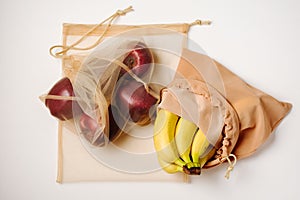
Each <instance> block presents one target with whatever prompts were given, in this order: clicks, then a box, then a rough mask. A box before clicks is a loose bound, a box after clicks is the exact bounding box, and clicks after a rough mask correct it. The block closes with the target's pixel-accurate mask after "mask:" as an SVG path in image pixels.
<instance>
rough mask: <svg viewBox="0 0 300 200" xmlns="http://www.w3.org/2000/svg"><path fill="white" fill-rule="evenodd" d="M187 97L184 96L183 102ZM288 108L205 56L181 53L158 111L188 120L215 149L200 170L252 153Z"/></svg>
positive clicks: (227, 174)
mask: <svg viewBox="0 0 300 200" xmlns="http://www.w3.org/2000/svg"><path fill="white" fill-rule="evenodd" d="M183 97H186V98H183ZM291 107H292V105H291V104H290V103H286V102H280V101H278V100H276V99H275V98H273V97H271V96H270V95H268V94H266V93H264V92H262V91H260V90H258V89H256V88H254V87H252V86H251V85H249V84H247V83H246V82H244V81H243V80H242V79H241V78H239V77H238V76H237V75H236V74H234V73H232V72H231V71H229V70H228V69H227V68H226V67H224V66H223V65H222V64H220V63H218V62H217V61H215V60H213V59H212V58H210V57H209V56H207V55H204V54H202V53H198V52H194V51H191V50H189V49H184V50H183V52H182V56H181V59H180V62H179V65H178V68H177V76H176V77H175V78H174V80H173V81H172V83H171V84H170V85H168V87H167V88H165V89H164V90H163V91H162V100H161V103H160V105H159V108H160V109H166V110H168V111H170V112H173V113H175V114H177V115H178V116H181V117H183V118H186V119H189V120H190V121H193V122H194V123H195V124H197V125H198V127H200V128H201V129H202V130H203V132H204V133H205V135H206V137H207V139H208V141H209V142H210V144H213V145H214V147H215V148H216V153H215V155H214V156H213V158H212V159H211V160H210V161H208V162H207V163H206V164H205V165H204V168H210V167H214V166H216V165H219V164H221V163H223V162H224V161H228V162H229V167H228V170H227V173H226V178H229V172H230V171H231V170H232V169H233V167H234V165H235V163H236V161H237V159H241V158H245V157H248V156H250V155H252V154H253V153H254V152H255V151H256V150H257V149H258V148H259V147H260V146H261V145H262V144H263V143H264V142H265V141H266V140H267V139H268V137H269V136H270V134H271V133H272V132H273V131H274V129H275V128H276V127H277V126H278V125H279V123H280V121H281V120H282V119H283V118H284V117H285V116H286V115H287V114H288V112H289V111H290V109H291Z"/></svg>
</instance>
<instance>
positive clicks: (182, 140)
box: [153, 109, 215, 175]
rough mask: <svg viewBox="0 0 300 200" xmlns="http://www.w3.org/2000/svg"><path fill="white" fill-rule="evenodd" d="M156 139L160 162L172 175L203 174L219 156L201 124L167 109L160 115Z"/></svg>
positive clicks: (158, 114) (160, 112) (155, 133)
mask: <svg viewBox="0 0 300 200" xmlns="http://www.w3.org/2000/svg"><path fill="white" fill-rule="evenodd" d="M153 140H154V146H155V149H156V151H157V157H158V161H159V163H160V165H161V167H162V168H163V169H164V170H165V171H166V172H168V173H175V172H183V173H185V174H189V175H200V173H201V168H202V167H203V166H204V164H205V163H206V162H207V161H208V160H209V159H210V158H211V157H212V156H213V155H214V153H215V148H214V147H213V146H212V145H211V144H210V143H209V142H208V140H207V138H206V137H205V135H204V134H203V132H202V130H201V129H200V128H198V127H197V125H195V124H194V123H193V122H191V121H188V120H186V119H184V118H182V117H179V116H178V115H176V114H174V113H171V112H169V111H167V110H164V109H160V110H159V111H158V112H157V117H156V119H155V123H154V136H153Z"/></svg>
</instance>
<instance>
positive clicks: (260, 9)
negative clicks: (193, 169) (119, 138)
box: [0, 0, 300, 200]
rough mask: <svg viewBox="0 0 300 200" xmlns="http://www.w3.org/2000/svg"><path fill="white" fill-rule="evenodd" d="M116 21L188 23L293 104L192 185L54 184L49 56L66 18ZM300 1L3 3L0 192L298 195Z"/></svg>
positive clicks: (56, 66)
mask: <svg viewBox="0 0 300 200" xmlns="http://www.w3.org/2000/svg"><path fill="white" fill-rule="evenodd" d="M129 5H132V6H133V7H134V9H135V12H132V13H130V14H128V15H127V16H125V17H123V18H121V19H120V20H118V21H117V22H118V23H120V24H143V23H174V22H192V21H193V20H195V19H198V18H200V19H211V20H213V25H212V26H211V27H193V28H192V30H191V32H190V37H191V39H192V40H194V41H196V42H197V43H198V44H200V45H201V46H202V47H203V49H205V51H206V52H207V53H208V54H209V55H210V56H211V57H213V58H215V59H217V60H218V61H220V62H221V63H223V64H224V65H225V66H227V67H228V68H229V69H231V70H232V71H233V72H235V73H237V74H238V75H239V76H241V77H242V78H243V79H244V80H246V81H247V82H248V83H250V84H252V85H254V86H255V87H258V88H260V89H261V90H263V91H265V92H267V93H269V94H271V95H272V96H274V97H275V98H277V99H280V100H282V101H288V102H291V103H292V104H293V106H294V107H293V109H292V111H291V113H290V114H289V115H288V116H287V117H286V118H285V119H284V120H283V122H282V123H281V124H280V126H279V127H278V129H277V131H276V132H275V137H271V138H270V140H269V141H268V142H267V144H266V145H264V146H263V147H262V148H261V149H260V150H259V151H258V152H257V153H256V154H255V155H253V156H251V157H250V158H247V159H244V160H241V161H239V162H238V163H237V165H236V167H235V169H234V171H233V172H232V174H231V178H230V180H229V181H227V180H225V179H224V177H223V176H224V173H225V169H226V167H225V166H223V167H217V168H214V169H211V170H207V171H205V173H203V174H202V175H201V176H200V177H198V178H197V179H194V180H193V183H192V184H180V183H159V182H155V183H136V182H102V183H101V182H99V183H95V182H93V183H72V184H58V183H56V182H55V179H56V161H57V160H56V159H57V133H56V132H57V121H56V120H55V119H54V118H53V117H51V116H50V115H49V112H48V110H47V109H46V108H45V106H44V105H43V104H42V103H41V102H40V101H39V99H38V96H39V95H41V94H43V93H45V92H46V91H48V89H50V87H51V86H52V84H54V82H56V81H57V80H58V79H59V78H60V76H61V68H60V64H61V63H60V61H59V60H56V59H54V58H52V57H51V56H50V55H49V54H48V49H49V47H50V46H51V45H54V44H59V43H60V42H61V30H62V23H63V22H73V23H98V22H100V21H101V20H102V19H104V18H106V17H108V16H110V15H111V14H112V13H113V12H114V11H115V10H116V9H122V8H125V7H127V6H129ZM299 10H300V2H299V1H297V0H282V1H278V0H264V1H262V0H260V1H259V0H251V1H250V0H249V1H241V0H236V1H234V0H227V1H222V0H219V1H209V0H207V1H202V0H197V1H196V0H194V1H192V0H185V1H174V0H168V1H166V0H151V1H139V0H132V1H129V0H127V1H125V0H124V1H111V0H110V1H108V0H107V1H105V0H93V1H92V0H85V1H78V0H51V1H43V0H40V1H38V0H28V1H22V0H9V1H8V0H4V1H3V0H2V1H0V28H1V29H0V30H1V31H0V76H1V77H0V91H1V100H0V101H1V104H0V111H1V117H0V124H1V130H0V136H1V139H0V199H1V200H6V199H23V200H24V199H26V200H27V199H28V200H29V199H30V200H34V199H74V200H75V199H163V198H165V199H183V198H184V199H188V198H193V199H207V198H210V199H217V198H218V199H300V191H299V182H298V180H299V178H300V174H299V170H298V168H299V167H300V165H299V161H298V157H299V155H300V150H299V147H298V146H299V144H298V142H299V140H300V132H299V129H298V126H299V124H300V113H299V103H300V84H299V80H300V79H299V68H300V66H299V57H300V40H299V36H300V12H299Z"/></svg>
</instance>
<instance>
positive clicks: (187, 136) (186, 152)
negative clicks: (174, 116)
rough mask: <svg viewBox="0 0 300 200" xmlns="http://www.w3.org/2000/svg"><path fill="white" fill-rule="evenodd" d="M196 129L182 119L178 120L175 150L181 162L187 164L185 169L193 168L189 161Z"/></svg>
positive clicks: (193, 125) (189, 122) (195, 126)
mask: <svg viewBox="0 0 300 200" xmlns="http://www.w3.org/2000/svg"><path fill="white" fill-rule="evenodd" d="M197 129H198V127H197V125H196V124H194V123H193V122H191V121H189V120H186V119H184V118H182V117H181V118H180V119H179V120H178V123H177V126H176V131H175V142H176V146H177V150H178V153H179V155H180V157H181V158H182V160H183V161H185V163H187V168H191V167H194V166H195V165H194V164H193V163H192V160H191V159H190V152H191V145H192V143H193V139H194V136H195V133H196V131H197Z"/></svg>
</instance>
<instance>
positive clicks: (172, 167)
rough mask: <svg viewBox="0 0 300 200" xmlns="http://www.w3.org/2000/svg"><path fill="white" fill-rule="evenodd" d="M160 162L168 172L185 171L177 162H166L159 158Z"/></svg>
mask: <svg viewBox="0 0 300 200" xmlns="http://www.w3.org/2000/svg"><path fill="white" fill-rule="evenodd" d="M158 161H159V164H160V166H161V167H162V169H163V170H165V171H166V172H168V173H170V174H173V173H176V172H183V167H182V166H179V165H177V164H175V163H166V162H165V161H163V160H161V159H159V158H158Z"/></svg>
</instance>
